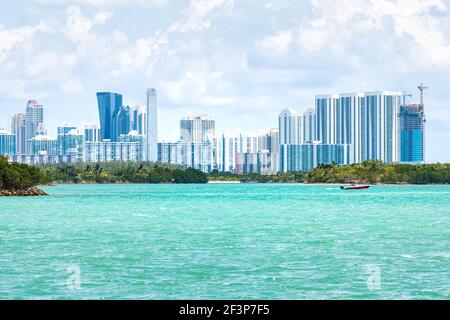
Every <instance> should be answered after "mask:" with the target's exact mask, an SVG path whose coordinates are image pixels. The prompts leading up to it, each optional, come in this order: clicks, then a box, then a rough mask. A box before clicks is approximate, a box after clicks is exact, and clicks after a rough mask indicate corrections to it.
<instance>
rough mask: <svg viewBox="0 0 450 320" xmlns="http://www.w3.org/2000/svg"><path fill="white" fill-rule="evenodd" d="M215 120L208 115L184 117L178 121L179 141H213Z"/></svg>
mask: <svg viewBox="0 0 450 320" xmlns="http://www.w3.org/2000/svg"><path fill="white" fill-rule="evenodd" d="M215 130H216V122H215V120H212V119H210V118H209V116H208V115H201V116H198V117H185V118H182V119H181V121H180V135H181V137H180V138H181V141H183V142H190V143H203V142H211V143H212V142H213V140H214V138H215Z"/></svg>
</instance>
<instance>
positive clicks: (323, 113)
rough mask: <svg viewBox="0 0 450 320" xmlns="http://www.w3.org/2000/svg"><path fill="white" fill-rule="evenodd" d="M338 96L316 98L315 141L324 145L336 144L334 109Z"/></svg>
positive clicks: (338, 102)
mask: <svg viewBox="0 0 450 320" xmlns="http://www.w3.org/2000/svg"><path fill="white" fill-rule="evenodd" d="M339 104H340V101H339V96H338V95H332V94H330V95H321V96H316V140H318V141H320V142H322V143H324V144H335V143H336V130H335V128H336V108H337V107H338V106H339Z"/></svg>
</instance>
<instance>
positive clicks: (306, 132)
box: [302, 108, 316, 143]
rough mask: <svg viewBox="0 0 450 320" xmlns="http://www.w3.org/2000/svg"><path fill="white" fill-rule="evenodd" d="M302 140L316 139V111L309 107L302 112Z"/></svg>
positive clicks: (306, 141)
mask: <svg viewBox="0 0 450 320" xmlns="http://www.w3.org/2000/svg"><path fill="white" fill-rule="evenodd" d="M302 127H303V140H304V142H305V143H313V141H315V140H316V112H315V111H314V109H312V108H310V109H307V110H306V111H305V113H304V114H303V126H302Z"/></svg>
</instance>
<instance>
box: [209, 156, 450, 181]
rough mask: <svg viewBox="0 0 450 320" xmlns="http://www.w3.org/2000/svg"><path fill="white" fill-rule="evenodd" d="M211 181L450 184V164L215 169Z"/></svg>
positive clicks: (376, 162)
mask: <svg viewBox="0 0 450 320" xmlns="http://www.w3.org/2000/svg"><path fill="white" fill-rule="evenodd" d="M208 177H209V180H210V181H240V182H243V183H249V182H253V183H290V182H292V183H293V182H297V183H303V182H307V183H352V182H358V183H367V184H380V183H383V184H450V164H423V165H412V164H385V163H382V162H379V161H366V162H364V163H360V164H354V165H348V166H338V165H335V164H329V165H321V166H319V167H318V168H316V169H314V170H313V171H311V172H307V173H302V172H297V173H278V174H276V175H267V176H262V175H258V174H254V173H247V174H231V173H221V172H217V171H213V172H212V173H210V174H209V176H208Z"/></svg>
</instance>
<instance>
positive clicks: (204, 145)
mask: <svg viewBox="0 0 450 320" xmlns="http://www.w3.org/2000/svg"><path fill="white" fill-rule="evenodd" d="M212 150H213V148H212V145H211V142H201V143H192V142H184V141H179V142H176V143H173V142H168V143H167V142H163V143H158V161H159V162H162V163H170V164H176V165H180V166H183V167H185V168H194V169H197V170H200V171H203V172H211V171H212V170H213V153H212Z"/></svg>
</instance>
